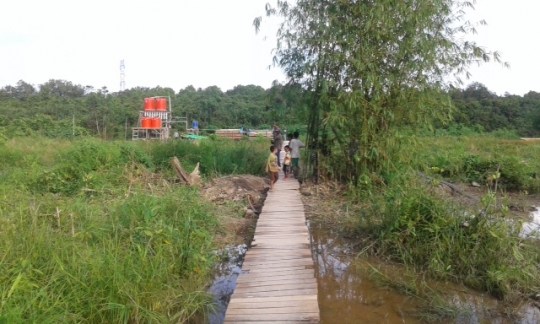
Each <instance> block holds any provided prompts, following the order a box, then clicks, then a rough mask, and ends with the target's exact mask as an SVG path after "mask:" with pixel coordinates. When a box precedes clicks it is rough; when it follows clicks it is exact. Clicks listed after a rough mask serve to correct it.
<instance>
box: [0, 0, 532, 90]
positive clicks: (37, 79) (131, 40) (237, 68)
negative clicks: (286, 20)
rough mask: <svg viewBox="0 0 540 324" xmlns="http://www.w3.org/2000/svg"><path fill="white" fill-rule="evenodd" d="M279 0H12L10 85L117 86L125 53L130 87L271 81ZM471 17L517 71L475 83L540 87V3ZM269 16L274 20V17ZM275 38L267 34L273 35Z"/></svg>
mask: <svg viewBox="0 0 540 324" xmlns="http://www.w3.org/2000/svg"><path fill="white" fill-rule="evenodd" d="M269 1H270V2H272V3H273V2H274V1H272V0H228V1H224V0H153V1H141V0H130V1H127V0H93V1H82V0H19V1H9V2H7V3H6V4H3V5H2V7H3V8H2V12H4V13H9V14H4V15H3V16H2V19H0V86H4V85H7V84H15V83H16V82H17V81H18V80H20V79H22V80H25V81H26V82H29V83H34V84H40V83H43V82H46V81H47V80H49V79H65V80H68V81H72V82H74V83H78V84H82V85H92V86H95V87H102V86H107V87H108V88H109V89H110V90H111V91H117V90H118V88H119V83H120V71H119V64H120V60H121V59H124V60H125V64H126V84H127V87H128V88H130V87H135V86H145V87H155V86H157V85H160V86H162V87H171V88H173V89H174V90H175V91H177V90H179V89H181V88H184V87H186V86H187V85H190V84H192V85H193V86H195V87H203V88H204V87H207V86H211V85H217V86H219V87H221V88H222V90H227V89H230V88H232V87H234V86H235V85H238V84H257V85H261V86H263V87H265V88H267V87H269V86H270V84H271V82H272V81H273V80H275V79H279V80H281V81H283V80H284V79H285V78H284V76H283V74H282V73H281V71H280V70H279V69H277V68H274V69H272V70H270V71H269V70H268V69H267V67H268V65H270V64H272V55H271V53H270V51H271V49H272V48H273V46H274V45H275V29H276V25H277V23H276V21H275V20H273V21H268V20H265V21H263V26H262V31H261V33H260V34H259V35H255V32H254V29H253V27H252V21H253V19H254V18H255V17H256V16H261V15H264V6H265V4H266V3H267V2H269ZM476 8H477V10H476V11H475V12H474V13H473V14H471V16H470V17H471V18H472V19H473V20H474V19H480V18H484V19H486V20H487V22H488V26H487V27H480V28H479V33H480V34H479V35H478V36H475V37H474V39H475V40H477V41H478V43H479V44H480V45H485V46H486V47H487V48H489V49H494V50H499V51H501V52H502V54H503V59H504V60H505V61H508V62H509V63H510V64H511V68H510V69H506V70H505V69H502V68H501V67H500V65H497V64H494V63H490V64H485V65H483V66H482V67H480V68H476V67H475V68H472V69H471V72H472V73H473V77H472V79H471V80H469V81H467V83H468V82H472V81H478V82H481V83H484V84H485V85H486V86H487V87H488V88H489V89H490V90H492V91H496V92H497V93H499V94H503V93H504V92H506V91H508V92H510V93H515V94H523V93H526V92H528V91H529V90H537V91H540V89H539V88H540V87H539V84H538V81H537V78H538V76H539V75H540V64H537V63H536V62H535V56H536V53H537V52H538V50H539V49H540V46H539V45H537V42H536V41H535V36H536V35H535V33H536V31H538V30H539V28H538V27H539V26H540V23H539V22H538V20H537V19H536V15H537V13H538V12H539V11H540V10H538V9H540V2H539V1H537V0H516V1H513V2H512V3H511V4H509V3H508V1H505V0H478V2H477V5H476ZM264 18H265V19H266V17H264ZM264 36H268V37H269V39H268V40H267V41H263V40H262V39H263V37H264Z"/></svg>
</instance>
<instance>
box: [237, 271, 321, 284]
mask: <svg viewBox="0 0 540 324" xmlns="http://www.w3.org/2000/svg"><path fill="white" fill-rule="evenodd" d="M303 278H315V275H314V274H313V270H311V269H303V270H300V271H295V272H293V273H291V272H290V271H289V272H279V273H277V272H276V273H270V274H268V273H259V272H249V273H242V274H240V275H239V276H238V279H237V282H257V281H259V280H286V279H299V280H300V279H303Z"/></svg>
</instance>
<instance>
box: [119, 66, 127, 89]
mask: <svg viewBox="0 0 540 324" xmlns="http://www.w3.org/2000/svg"><path fill="white" fill-rule="evenodd" d="M125 70H126V66H125V64H124V60H121V61H120V91H124V90H126V80H125V77H126V73H125Z"/></svg>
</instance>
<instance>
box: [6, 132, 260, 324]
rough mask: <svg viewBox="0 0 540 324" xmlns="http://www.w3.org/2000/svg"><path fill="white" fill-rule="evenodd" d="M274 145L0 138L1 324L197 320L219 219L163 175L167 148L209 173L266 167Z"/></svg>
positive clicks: (206, 305) (207, 306) (206, 304)
mask: <svg viewBox="0 0 540 324" xmlns="http://www.w3.org/2000/svg"><path fill="white" fill-rule="evenodd" d="M263 145H264V150H263ZM266 146H268V145H267V141H265V142H264V144H263V143H262V142H259V141H245V142H244V141H242V142H238V143H235V142H232V141H224V140H221V139H218V140H217V141H205V142H201V143H200V145H199V146H197V145H195V144H194V143H189V142H181V141H177V142H170V143H167V144H163V143H148V142H105V141H99V140H93V139H82V140H74V141H68V140H60V139H56V140H49V139H45V138H34V137H30V138H15V139H10V140H7V141H6V142H5V144H4V145H2V146H0V236H1V237H2V240H0V323H15V324H17V323H21V324H22V323H80V322H85V323H136V322H139V323H190V322H193V321H195V320H197V319H201V318H202V317H204V315H205V314H208V312H209V311H210V310H211V308H212V298H211V296H209V294H208V293H206V292H205V290H206V287H207V284H208V280H209V275H210V273H211V271H212V269H213V264H214V261H215V260H214V253H213V250H215V246H214V242H213V237H214V234H215V233H216V231H218V230H219V228H220V224H219V223H218V221H217V218H216V217H215V215H214V213H215V209H214V207H213V206H211V205H209V204H208V203H207V202H205V200H203V199H202V198H201V197H200V194H199V192H198V190H197V189H194V188H188V187H182V186H175V185H174V184H172V181H167V180H173V179H175V177H176V176H175V175H174V174H173V172H172V171H171V170H170V158H171V157H172V156H178V158H179V159H180V160H181V161H191V162H190V163H191V164H192V165H194V163H196V162H199V159H202V160H201V161H202V162H204V164H205V168H206V169H205V170H206V172H207V174H215V173H218V172H220V173H223V174H225V172H227V171H228V170H232V171H235V172H238V171H243V172H249V171H250V170H253V171H256V172H262V171H259V170H258V169H261V170H264V160H265V158H266V156H267V147H266ZM228 151H229V152H228ZM263 151H264V152H263ZM259 152H260V153H261V154H260V155H261V156H260V157H259V156H258V155H259ZM210 161H212V162H211V163H215V166H214V164H212V165H211V166H206V164H207V163H210ZM156 170H157V171H164V172H162V173H151V172H150V171H156ZM216 170H217V171H216Z"/></svg>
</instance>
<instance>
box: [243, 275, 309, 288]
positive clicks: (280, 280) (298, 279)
mask: <svg viewBox="0 0 540 324" xmlns="http://www.w3.org/2000/svg"><path fill="white" fill-rule="evenodd" d="M308 282H314V283H317V280H315V277H313V276H311V275H303V276H295V278H289V277H267V278H264V277H261V278H260V279H258V280H253V278H249V277H246V279H244V280H238V281H237V282H236V286H237V287H259V286H268V285H276V284H289V283H308Z"/></svg>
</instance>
